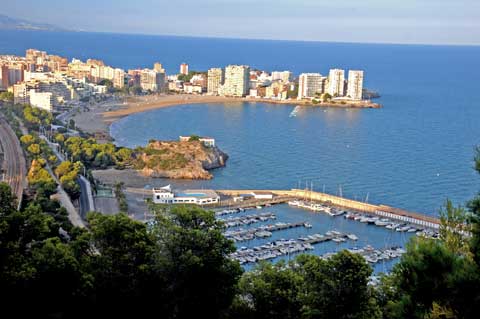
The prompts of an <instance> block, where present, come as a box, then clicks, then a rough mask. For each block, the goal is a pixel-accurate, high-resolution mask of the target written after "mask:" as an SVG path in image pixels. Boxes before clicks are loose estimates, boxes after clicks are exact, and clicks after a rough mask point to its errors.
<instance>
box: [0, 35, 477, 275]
mask: <svg viewBox="0 0 480 319" xmlns="http://www.w3.org/2000/svg"><path fill="white" fill-rule="evenodd" d="M30 47H34V48H38V49H41V50H46V51H48V52H51V53H54V54H59V55H64V56H68V57H69V58H73V57H76V58H80V59H83V60H85V59H87V58H98V59H103V60H104V61H105V62H106V63H107V64H111V65H113V66H118V67H122V68H126V69H127V68H140V67H151V65H152V64H153V63H154V62H156V61H160V62H162V63H163V65H164V66H165V67H166V69H167V72H168V73H176V72H178V67H179V64H180V63H182V62H188V63H189V64H190V69H191V70H206V69H207V68H210V67H223V66H225V65H227V64H248V65H250V66H252V67H254V68H258V69H262V70H269V71H272V70H291V71H293V72H294V73H295V74H296V75H298V74H299V73H301V72H320V73H323V74H327V72H328V69H330V68H333V67H339V68H345V69H350V68H352V69H363V70H365V86H366V87H368V88H370V89H375V90H378V91H379V92H380V93H381V95H382V97H381V98H380V99H379V100H378V102H379V103H381V104H383V106H384V107H383V108H382V109H365V110H351V109H325V108H310V107H301V108H300V110H299V112H298V113H297V116H296V117H290V114H291V112H292V110H293V109H294V108H295V104H292V105H273V104H266V103H233V104H232V103H230V104H225V105H222V104H204V105H199V104H197V105H183V106H176V107H172V108H165V109H160V110H154V111H149V112H145V113H140V114H134V115H131V116H128V117H126V118H123V119H121V120H119V121H117V122H115V123H113V125H112V126H111V133H112V135H113V136H114V138H115V139H116V141H117V143H118V144H120V145H125V146H132V147H133V146H137V145H144V144H145V143H147V141H148V140H149V139H152V138H156V139H177V138H178V136H179V135H188V134H198V135H208V136H212V137H214V138H215V139H216V142H217V145H218V146H219V147H220V148H221V149H222V150H224V151H226V152H227V153H228V154H229V155H230V159H229V161H228V163H227V166H226V167H225V168H222V169H217V170H215V171H214V172H213V173H214V179H212V180H210V181H167V180H157V181H156V182H155V183H156V184H157V185H165V184H167V183H171V182H173V184H174V185H176V186H180V187H188V188H234V189H236V188H256V189H262V188H266V189H288V188H292V187H298V186H300V187H305V185H308V186H311V185H312V184H313V188H314V189H316V190H320V191H322V190H325V191H326V192H329V193H333V194H338V193H339V192H340V190H341V193H342V194H343V196H346V197H350V198H356V199H362V200H365V199H366V198H367V197H368V200H369V202H373V203H383V204H387V205H391V206H395V207H399V208H405V209H409V210H413V211H418V212H423V213H426V214H431V215H436V214H437V213H438V210H439V208H440V206H441V205H442V203H443V202H444V201H445V200H446V199H447V198H450V199H452V200H453V201H454V202H455V203H457V204H463V203H465V202H466V201H467V200H468V199H470V198H472V197H473V196H474V195H475V193H476V192H477V191H478V190H480V177H479V176H478V175H477V174H476V173H475V172H474V170H473V156H474V148H475V146H476V145H479V144H480V99H479V98H478V93H479V92H480V81H478V77H477V74H478V71H479V70H480V59H479V58H478V57H479V56H480V47H478V46H421V45H386V44H348V43H321V42H293V41H260V40H232V39H208V38H204V39H202V38H188V37H166V36H142V35H119V34H94V33H52V32H26V31H1V32H0V53H2V54H22V55H23V54H24V51H25V49H27V48H30ZM271 210H272V211H274V212H275V213H277V214H278V216H279V221H283V222H296V221H309V222H311V223H312V224H313V226H314V227H313V228H312V229H311V230H308V232H309V233H313V232H321V233H324V232H325V231H326V230H328V229H333V228H335V229H339V230H341V231H345V232H353V233H355V234H356V235H357V236H359V237H360V240H359V242H358V243H355V244H352V243H345V244H340V245H337V244H334V243H328V244H325V245H323V244H322V245H319V246H318V247H317V248H316V250H315V252H316V253H324V252H327V251H335V250H338V249H341V248H344V247H351V246H352V245H358V246H363V245H364V244H372V245H373V246H375V247H383V246H386V245H397V244H400V245H403V244H404V243H405V241H406V240H407V239H408V235H406V234H398V233H396V232H390V231H387V230H384V229H380V228H378V227H374V226H367V225H364V224H360V223H357V222H352V221H346V220H343V218H331V217H328V216H324V215H321V214H313V213H310V212H307V211H301V210H298V209H293V208H290V207H288V206H287V205H280V206H275V207H272V208H271ZM304 233H305V230H303V229H302V230H300V229H297V230H288V231H285V232H278V233H275V234H274V235H273V237H272V238H271V239H265V240H261V241H256V242H252V243H249V244H248V245H250V246H252V245H255V243H263V242H266V241H269V240H273V239H276V238H298V237H299V236H300V235H303V234H304ZM390 266H391V263H388V264H387V265H385V264H381V265H377V266H376V270H377V271H382V270H388V269H389V267H390Z"/></svg>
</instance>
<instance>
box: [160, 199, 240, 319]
mask: <svg viewBox="0 0 480 319" xmlns="http://www.w3.org/2000/svg"><path fill="white" fill-rule="evenodd" d="M222 231H223V224H222V223H221V222H219V221H217V220H216V219H215V215H214V213H213V212H208V211H204V210H203V209H201V208H197V207H187V206H180V207H174V208H172V209H171V210H170V211H169V212H167V213H163V214H157V216H156V220H155V224H154V227H153V233H154V235H155V240H156V242H157V244H158V257H157V258H158V259H157V263H158V268H159V270H160V271H161V273H162V274H163V275H162V277H164V278H166V280H167V290H166V293H167V295H168V296H170V298H169V299H168V300H167V301H166V302H167V304H166V307H167V309H168V310H167V312H168V313H169V314H170V316H171V317H172V318H191V317H192V316H193V315H195V316H196V317H198V318H219V317H220V316H221V314H222V313H224V312H225V311H226V310H227V309H228V308H229V306H230V304H231V302H232V299H233V297H234V295H235V286H236V283H237V281H238V279H239V276H240V274H241V273H242V271H241V268H240V265H239V264H238V262H236V261H232V260H231V259H230V258H229V257H228V255H229V254H230V253H232V252H233V251H235V247H234V245H233V243H232V242H231V241H229V240H227V239H226V238H225V237H224V236H223V234H222Z"/></svg>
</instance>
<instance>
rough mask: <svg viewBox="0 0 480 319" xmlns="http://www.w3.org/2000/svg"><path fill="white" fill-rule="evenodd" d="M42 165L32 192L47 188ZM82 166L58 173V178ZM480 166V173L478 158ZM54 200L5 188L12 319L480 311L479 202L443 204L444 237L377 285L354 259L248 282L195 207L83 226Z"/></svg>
mask: <svg viewBox="0 0 480 319" xmlns="http://www.w3.org/2000/svg"><path fill="white" fill-rule="evenodd" d="M35 162H36V163H37V164H35V169H36V170H37V171H38V172H37V173H36V174H33V175H34V176H36V179H37V180H35V179H34V180H32V182H34V183H33V184H34V185H35V182H37V183H39V184H42V183H47V184H48V177H47V175H46V174H45V173H44V172H43V173H41V172H42V169H43V167H42V162H41V160H40V159H37V160H35ZM74 166H75V164H72V163H69V164H65V165H62V166H60V165H59V166H58V167H57V169H56V174H57V175H58V176H61V177H63V176H67V175H68V174H70V172H71V171H72V169H75V168H72V167H74ZM476 168H477V170H478V171H479V173H480V153H478V154H477V157H476ZM29 178H30V173H29ZM51 193H52V190H49V189H48V188H44V187H40V188H38V189H36V190H34V193H33V194H32V195H31V196H28V197H27V199H26V201H25V203H24V205H23V207H25V208H23V209H22V210H20V211H17V210H16V209H15V205H14V202H15V199H14V198H13V197H12V195H11V192H10V189H9V187H8V186H6V185H5V184H0V294H1V296H2V310H0V311H2V315H4V316H5V317H10V316H11V315H10V314H11V313H13V314H14V316H15V317H24V316H30V317H35V318H37V317H39V318H43V317H55V318H77V317H78V318H81V317H82V318H84V317H104V318H110V317H119V316H120V317H124V316H131V317H134V318H144V317H147V316H148V317H160V318H193V317H195V318H197V317H198V318H252V319H256V318H262V319H263V318H267V319H268V318H271V319H276V318H279V319H280V318H282V319H283V318H312V319H313V318H422V319H427V318H476V317H477V316H478V313H479V311H480V309H479V308H480V254H479V252H480V195H478V196H477V197H476V198H475V199H473V200H472V201H470V202H469V203H468V204H467V206H466V207H460V206H459V207H455V206H453V205H452V204H451V203H450V202H447V203H446V205H445V206H444V209H442V211H441V220H442V228H441V236H440V239H436V240H434V239H426V238H421V237H417V238H414V239H412V241H411V242H410V243H409V244H408V247H407V253H406V254H405V255H404V256H403V257H402V258H401V260H400V262H399V263H398V264H397V265H396V266H395V267H394V269H393V271H392V273H391V274H389V275H386V276H384V277H383V278H382V280H381V284H380V285H379V286H370V285H368V281H369V277H370V275H371V273H372V269H371V267H370V266H369V265H368V264H367V263H366V262H365V261H364V260H363V258H362V257H360V256H358V255H355V254H351V253H349V252H347V251H342V252H340V253H338V254H336V255H334V256H333V257H332V258H330V259H328V260H322V259H321V258H319V257H316V256H307V255H300V256H298V257H297V258H295V259H293V260H292V261H290V262H289V263H287V264H285V263H279V264H276V265H271V264H268V263H263V264H260V265H259V266H258V267H257V268H255V269H254V270H253V271H251V272H247V273H243V274H242V270H241V268H240V265H239V264H238V263H237V262H234V261H232V260H230V259H229V258H228V255H229V254H230V253H231V252H233V251H234V249H235V248H234V246H233V243H232V242H230V241H228V240H226V239H225V237H224V236H223V234H222V232H223V225H222V224H221V222H219V221H217V220H216V219H215V216H214V214H213V213H212V212H208V211H204V210H202V209H200V208H197V207H194V206H175V207H173V208H169V207H162V208H161V209H158V210H157V211H156V212H155V218H154V219H153V221H151V222H149V223H148V224H143V223H140V222H137V221H134V220H132V219H130V218H129V217H128V216H127V215H125V214H123V213H120V214H117V215H114V216H103V215H101V214H98V213H91V214H89V215H88V218H87V222H88V228H87V229H78V228H75V227H72V225H71V224H70V223H69V222H68V221H67V219H66V213H65V211H64V210H63V209H61V208H59V205H58V203H57V202H56V201H52V200H50V199H49V196H50V195H51ZM462 232H468V233H469V234H471V236H467V237H464V236H463V235H462ZM18 301H21V302H22V303H23V304H24V305H25V306H23V307H22V306H20V307H19V306H17V303H18Z"/></svg>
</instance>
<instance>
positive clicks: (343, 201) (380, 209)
mask: <svg viewBox="0 0 480 319" xmlns="http://www.w3.org/2000/svg"><path fill="white" fill-rule="evenodd" d="M127 192H130V193H134V194H140V195H144V196H145V195H149V196H152V190H148V189H143V188H131V187H128V188H127ZM216 192H217V193H219V194H220V195H223V196H222V197H223V198H222V199H221V200H220V202H219V203H218V204H215V205H211V206H205V208H208V209H213V210H218V209H222V208H223V209H228V208H252V207H255V206H259V205H260V206H265V205H275V204H282V203H287V202H288V201H291V200H295V199H301V200H305V201H314V202H319V203H322V204H324V205H326V206H333V207H338V208H341V209H345V210H353V211H355V212H360V213H366V214H372V215H377V216H379V217H383V218H390V219H393V220H398V221H400V222H402V223H410V224H413V225H417V226H420V227H426V228H431V229H435V230H438V229H439V228H440V219H439V218H436V217H432V216H428V215H425V214H422V213H418V212H412V211H407V210H404V209H400V208H395V207H391V206H388V205H384V204H370V203H365V202H361V201H357V200H353V199H349V198H344V197H340V196H335V195H330V194H326V193H321V192H315V191H311V190H307V189H291V190H278V189H277V190H275V189H270V190H269V189H262V190H258V189H238V190H234V189H224V190H216ZM254 192H267V193H272V194H273V195H274V196H273V198H272V199H255V200H245V201H240V202H235V201H233V200H232V199H231V197H232V196H239V195H241V194H246V193H254Z"/></svg>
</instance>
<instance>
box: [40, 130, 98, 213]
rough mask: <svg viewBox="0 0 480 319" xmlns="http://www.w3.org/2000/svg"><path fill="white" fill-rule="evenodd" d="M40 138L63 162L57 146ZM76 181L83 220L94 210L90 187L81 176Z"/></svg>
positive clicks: (42, 136)
mask: <svg viewBox="0 0 480 319" xmlns="http://www.w3.org/2000/svg"><path fill="white" fill-rule="evenodd" d="M40 138H42V139H44V140H45V141H46V142H47V143H48V145H49V146H50V148H51V149H52V151H53V152H54V153H55V155H56V156H57V157H58V159H59V160H60V161H62V162H63V161H65V158H64V156H63V154H61V153H60V152H59V151H58V149H57V146H58V145H57V144H55V143H52V142H50V141H49V140H48V139H47V138H46V137H45V135H40ZM77 181H78V184H79V185H80V199H79V202H80V215H81V217H83V218H85V217H86V215H87V213H88V212H90V211H94V210H95V204H94V200H93V195H92V187H91V185H90V182H89V181H88V180H87V179H86V178H85V177H83V176H80V177H79V178H78V180H77Z"/></svg>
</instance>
